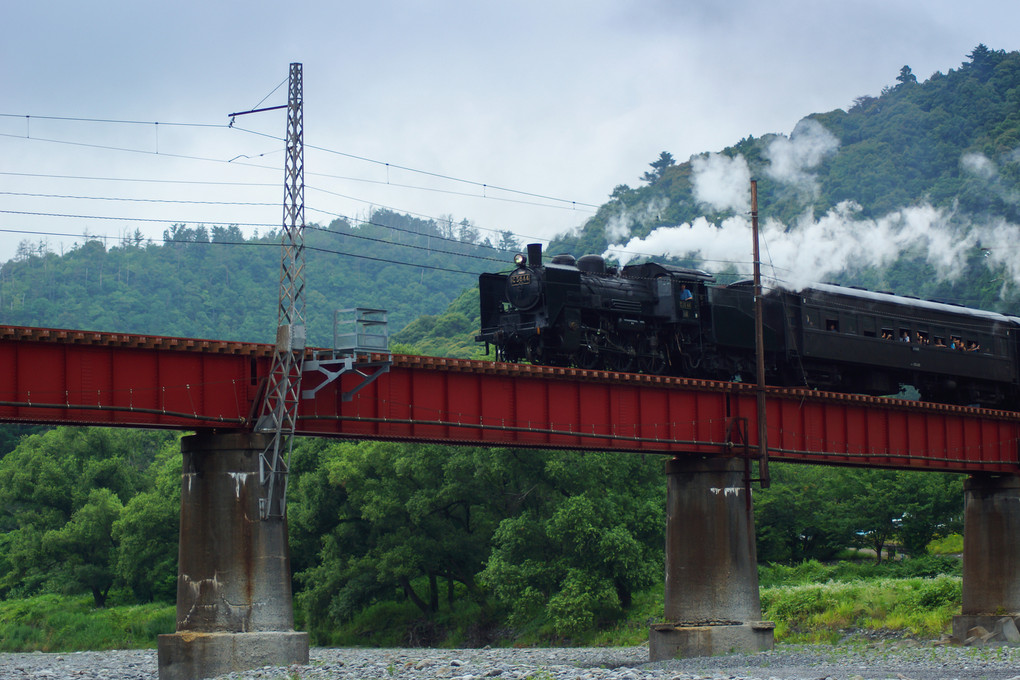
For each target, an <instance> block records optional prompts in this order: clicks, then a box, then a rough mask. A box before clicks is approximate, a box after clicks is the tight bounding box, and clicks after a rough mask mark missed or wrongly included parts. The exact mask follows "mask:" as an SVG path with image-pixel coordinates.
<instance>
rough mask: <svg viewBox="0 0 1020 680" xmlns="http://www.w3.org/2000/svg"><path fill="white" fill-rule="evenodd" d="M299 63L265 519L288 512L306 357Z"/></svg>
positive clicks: (292, 95)
mask: <svg viewBox="0 0 1020 680" xmlns="http://www.w3.org/2000/svg"><path fill="white" fill-rule="evenodd" d="M302 90H303V87H302V74H301V64H297V63H295V64H291V65H290V88H289V94H288V97H287V155H286V160H285V161H284V192H283V197H284V200H283V231H282V234H281V240H282V245H283V252H282V256H281V261H280V304H279V307H278V310H277V312H278V321H279V323H278V325H277V329H276V350H275V352H274V354H273V364H272V369H271V370H270V373H269V378H268V382H267V384H266V393H265V400H264V401H263V406H262V412H261V415H260V417H259V421H258V423H257V426H256V431H258V432H264V433H268V434H271V435H272V441H271V443H270V444H269V445H268V446H267V447H266V449H265V450H264V451H263V452H262V455H261V460H260V464H259V479H260V481H261V482H262V485H263V490H264V494H265V495H264V497H263V498H262V500H261V501H260V510H261V513H262V519H269V518H270V517H283V516H285V514H286V501H287V474H288V470H289V465H290V452H291V449H292V448H293V445H294V429H295V425H296V422H297V410H298V400H299V398H300V396H301V371H302V369H303V366H304V357H305V337H306V335H305V301H304V289H305V272H304V268H305V254H304V228H305V167H304V113H303V108H304V95H303V92H302Z"/></svg>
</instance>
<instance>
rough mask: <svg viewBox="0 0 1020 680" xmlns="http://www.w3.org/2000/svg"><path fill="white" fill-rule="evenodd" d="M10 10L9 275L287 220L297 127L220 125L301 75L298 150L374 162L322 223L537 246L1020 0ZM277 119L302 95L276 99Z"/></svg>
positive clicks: (5, 194)
mask: <svg viewBox="0 0 1020 680" xmlns="http://www.w3.org/2000/svg"><path fill="white" fill-rule="evenodd" d="M4 5H5V6H4V11H3V21H2V22H0V92H2V98H0V102H2V104H0V114H7V115H5V116H3V117H0V173H2V174H0V192H2V193H0V210H2V211H4V212H0V229H4V230H14V231H0V260H6V259H8V258H9V257H11V256H13V254H14V252H15V249H16V246H17V244H18V243H19V242H20V241H22V240H23V239H29V240H30V241H33V242H37V241H38V240H39V239H40V238H46V239H47V241H48V242H49V244H50V246H51V247H53V248H54V249H55V250H58V251H59V250H60V248H61V247H62V246H63V247H64V248H66V247H68V245H69V244H70V243H72V242H74V241H75V240H77V241H79V242H80V241H81V235H82V234H84V233H89V234H92V235H100V234H106V235H108V236H111V237H112V236H118V235H121V234H124V233H125V232H131V231H134V229H135V228H139V229H142V231H143V232H144V233H145V234H146V235H148V236H150V237H153V238H157V239H158V238H159V235H160V234H161V233H162V231H163V229H165V228H167V227H168V226H169V222H145V221H142V220H147V219H152V220H167V221H177V222H186V223H189V224H192V225H193V224H196V223H205V224H210V225H212V224H229V223H241V224H252V225H259V224H266V225H276V224H279V223H280V222H281V220H282V210H281V208H280V207H279V206H280V203H281V202H282V199H283V190H282V181H283V171H282V166H283V154H282V148H283V146H282V143H281V142H280V141H277V140H276V139H273V138H272V137H282V136H283V134H284V131H285V114H284V113H283V112H279V111H278V112H273V113H264V114H259V115H253V116H246V117H244V118H238V120H237V125H238V127H242V128H244V129H245V130H250V131H253V132H257V133H261V134H252V133H251V132H245V131H243V130H239V129H236V128H235V129H227V128H225V127H224V126H225V125H226V123H227V120H228V119H227V114H228V113H230V112H232V111H237V110H244V109H248V108H251V107H254V106H255V105H257V104H259V103H260V101H261V100H262V99H263V97H265V96H266V95H268V94H269V93H270V92H271V91H272V90H273V88H274V87H276V86H277V85H279V84H280V83H281V82H282V81H283V80H284V79H285V78H286V76H287V71H288V64H289V63H290V62H292V61H298V62H302V63H303V65H304V95H305V109H304V116H305V143H306V145H308V146H309V147H311V146H314V147H320V148H321V149H327V150H329V151H336V152H341V153H343V154H351V155H354V156H358V157H362V158H367V159H372V160H374V161H378V162H376V163H372V162H365V161H359V160H355V159H352V158H350V157H347V156H342V155H338V154H335V153H328V152H325V151H320V150H316V149H311V148H309V149H308V150H307V151H306V156H305V168H306V183H307V185H308V190H307V192H306V208H307V213H306V217H307V220H308V221H310V222H319V223H323V224H325V223H328V222H329V221H330V220H331V219H332V217H333V216H335V215H346V216H352V217H364V216H366V215H367V214H368V212H369V211H370V210H371V208H372V207H373V206H387V207H391V208H393V209H395V210H398V211H401V212H410V213H416V214H421V215H425V216H434V217H440V216H445V215H452V216H454V217H455V218H456V219H458V220H459V219H461V218H467V219H469V220H471V221H473V222H474V223H475V224H476V226H478V227H480V228H482V229H510V230H512V231H514V232H515V233H517V234H519V235H520V236H521V237H522V238H523V239H525V240H531V239H533V238H543V239H547V238H549V237H550V236H552V235H553V234H554V233H558V232H561V231H564V230H566V229H569V228H572V227H575V226H578V225H580V224H582V223H583V222H584V220H585V219H586V218H587V217H588V216H589V214H590V212H589V209H587V208H585V206H584V205H583V204H591V205H598V204H601V203H602V202H604V201H605V200H606V198H607V197H608V195H609V194H610V192H611V191H612V190H613V187H615V186H616V185H618V184H624V183H629V184H631V185H636V184H638V183H639V179H638V178H639V177H640V176H641V175H642V173H644V171H645V170H647V169H648V167H647V164H648V163H650V162H651V161H653V160H655V159H656V158H657V157H658V155H659V152H660V151H663V150H668V151H669V152H671V153H672V154H673V155H674V157H676V158H677V160H679V161H683V160H686V159H687V158H689V157H690V156H691V155H692V154H696V153H700V152H704V151H718V150H720V149H722V148H723V147H725V146H727V145H730V144H733V143H735V142H737V141H739V140H740V139H741V138H743V137H745V136H747V135H749V134H750V135H755V136H758V135H762V134H766V133H773V132H775V133H783V134H788V133H790V132H791V131H792V130H793V127H794V125H795V124H796V123H797V121H798V120H799V119H800V118H801V117H803V116H805V115H807V114H809V113H812V112H819V111H828V110H831V109H834V108H847V107H849V106H850V105H851V104H852V102H853V100H854V99H855V98H856V97H858V96H861V95H877V94H879V93H880V91H881V89H882V88H883V87H885V86H887V85H891V84H895V77H896V76H897V74H898V73H899V70H900V68H901V67H902V66H903V65H905V64H906V65H909V66H910V67H911V68H912V69H913V71H914V73H915V75H917V77H918V78H919V79H921V80H924V79H926V78H928V77H929V76H930V75H931V74H932V73H934V72H936V71H942V72H946V71H948V70H949V69H952V68H957V67H959V65H960V64H961V63H962V62H963V61H965V59H966V55H967V54H968V53H969V52H970V51H971V50H972V49H973V48H974V47H975V46H976V45H977V44H978V43H984V44H986V45H987V46H988V47H990V48H992V49H1004V50H1007V51H1010V50H1015V49H1018V48H1020V44H1018V43H1020V37H1018V34H1017V26H1020V3H1017V2H1016V0H973V1H971V2H966V3H964V2H959V1H958V0H956V1H952V2H950V1H946V0H928V1H926V2H907V1H904V0H846V1H843V2H830V1H825V0H772V1H771V2H761V1H758V2H751V1H745V0H734V1H732V2H731V1H727V0H704V1H697V2H693V1H679V0H678V1H672V2H671V1H666V0H586V1H585V2H579V1H578V2H568V1H564V0H541V1H537V0H536V1H531V0H526V1H523V2H515V1H511V2H502V3H495V2H485V1H483V0H475V1H473V2H467V1H450V2H444V1H442V0H433V1H431V2H424V1H415V2H412V1H404V2H401V1H397V0H376V1H374V2H359V3H354V2H343V1H338V2H325V1H320V2H310V1H292V2H286V3H280V2H276V3H269V2H265V1H263V0H254V1H253V0H246V1H245V2H237V1H229V2H215V1H209V0H204V1H203V2H193V1H191V0H182V1H180V2H176V3H155V2H140V1H139V0H124V1H121V2H103V1H97V2H92V3H83V2H80V0H73V1H71V0H55V1H52V2H13V0H8V1H7V2H5V3H4ZM284 103H286V85H284V87H281V88H280V89H279V90H277V91H276V92H275V94H273V95H271V96H270V97H269V98H268V99H266V101H265V103H264V104H263V106H269V105H276V104H284ZM26 116H29V118H26ZM47 116H51V117H64V118H97V119H108V120H131V121H143V122H145V123H146V124H141V125H126V124H119V123H96V122H78V121H57V120H49V119H47V118H45V117H47ZM155 122H159V123H160V125H154V124H152V123H155ZM170 123H189V124H193V123H200V124H210V125H214V126H220V127H210V128H201V127H192V126H190V125H189V126H173V125H170ZM262 135H269V137H266V136H262ZM52 140H56V141H52ZM105 147H113V148H105ZM231 159H236V160H234V161H233V162H227V161H230V160H231ZM386 163H389V164H390V166H389V167H387V166H386V165H385V164H386ZM394 166H404V167H409V168H414V169H417V170H422V171H427V172H429V173H436V174H439V175H444V176H449V177H454V178H459V179H463V180H468V181H469V182H474V183H477V184H471V183H463V182H452V181H446V180H439V179H437V178H435V177H430V176H428V175H423V174H419V173H409V172H406V171H402V170H399V169H397V168H396V167H394ZM71 177H74V178H76V179H71ZM77 178H87V179H77ZM100 178H102V179H100ZM138 180H161V181H158V182H157V181H146V182H141V181H138ZM228 183H229V184H228ZM480 184H484V185H487V187H482V186H479V185H480ZM493 187H505V188H510V189H514V190H517V191H520V192H527V193H532V194H539V195H541V196H546V197H551V198H555V199H562V201H558V200H557V201H553V200H548V199H545V198H533V197H528V196H526V195H524V194H518V193H506V192H502V191H499V190H496V189H493ZM18 194H35V195H32V196H27V195H18ZM64 196H83V197H90V200H79V199H71V198H60V197H64ZM127 199H133V200H127ZM157 201H160V202H157ZM167 201H168V202H167ZM186 201H202V202H205V203H194V202H191V203H189V202H186ZM222 202H229V203H244V204H249V203H266V204H268V205H264V206H252V205H219V204H218V203H222ZM570 202H576V203H577V204H578V205H576V206H574V205H572V204H571V203H570ZM536 203H537V204H542V205H534V204H536ZM19 213H51V214H55V215H72V216H71V217H67V216H62V217H61V216H53V215H39V214H35V215H31V214H19ZM82 216H88V217H82ZM106 217H112V218H117V219H99V218H106ZM126 218H132V219H130V220H129V219H126ZM243 228H244V229H245V230H246V231H250V230H251V229H255V228H260V229H261V230H262V231H265V229H266V228H268V227H256V226H250V227H249V226H245V227H243ZM19 231H20V232H30V231H40V232H50V233H64V234H71V235H72V237H69V238H65V239H61V238H58V237H56V236H42V235H39V234H31V233H18V232H19ZM483 233H484V232H483ZM109 245H114V243H113V242H112V241H111V242H109Z"/></svg>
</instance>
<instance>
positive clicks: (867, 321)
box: [860, 316, 878, 338]
mask: <svg viewBox="0 0 1020 680" xmlns="http://www.w3.org/2000/svg"><path fill="white" fill-rule="evenodd" d="M860 322H861V335H863V336H864V337H866V338H874V337H876V336H877V335H878V334H877V333H876V332H875V317H873V316H862V317H861V318H860Z"/></svg>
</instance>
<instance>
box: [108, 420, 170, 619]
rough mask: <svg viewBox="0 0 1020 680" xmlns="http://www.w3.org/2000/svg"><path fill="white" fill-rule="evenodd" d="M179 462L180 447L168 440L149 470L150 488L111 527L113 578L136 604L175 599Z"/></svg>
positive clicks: (135, 497)
mask: <svg viewBox="0 0 1020 680" xmlns="http://www.w3.org/2000/svg"><path fill="white" fill-rule="evenodd" d="M181 462H182V459H181V453H180V443H179V442H178V441H177V440H176V439H174V440H171V441H168V442H166V443H165V444H164V445H163V447H162V448H161V449H160V451H159V453H158V454H157V456H156V459H155V460H154V461H153V463H152V465H151V466H150V468H149V474H148V476H149V478H150V479H152V480H153V487H152V490H149V491H142V492H141V493H139V494H137V495H135V496H134V497H132V498H131V500H130V501H128V502H127V503H126V504H125V505H124V509H123V510H122V511H121V513H120V517H119V518H118V519H117V521H116V522H114V524H113V539H114V541H115V543H116V545H117V554H116V575H117V578H118V581H119V582H120V583H123V584H124V585H125V586H127V587H128V588H130V589H131V591H132V593H133V594H134V596H135V598H136V599H137V600H138V601H139V602H151V601H153V600H158V601H164V602H166V601H173V600H174V599H175V598H176V595H177V549H178V545H177V543H178V536H179V532H180V499H181Z"/></svg>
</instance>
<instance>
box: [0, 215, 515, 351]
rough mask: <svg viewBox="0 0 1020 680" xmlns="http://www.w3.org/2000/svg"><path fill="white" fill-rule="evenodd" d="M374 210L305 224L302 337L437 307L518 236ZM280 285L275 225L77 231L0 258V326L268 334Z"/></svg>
mask: <svg viewBox="0 0 1020 680" xmlns="http://www.w3.org/2000/svg"><path fill="white" fill-rule="evenodd" d="M493 240H494V239H492V238H491V237H487V238H484V239H483V238H481V237H480V236H479V233H478V231H477V230H475V229H474V228H473V227H471V225H470V223H468V222H467V221H462V222H461V223H460V224H459V225H457V224H453V223H452V222H451V223H439V222H436V221H433V220H423V219H418V218H414V217H411V216H408V215H398V214H396V213H393V212H390V211H386V210H379V211H376V212H375V213H374V214H373V215H372V218H371V219H370V220H369V221H366V222H364V223H361V224H358V225H353V226H352V225H350V224H348V223H347V222H344V221H341V220H336V221H334V222H333V223H332V224H330V225H329V226H328V227H326V228H320V227H316V226H315V225H310V226H309V227H308V228H307V229H306V230H305V259H306V266H305V272H304V273H305V277H306V290H305V296H306V302H305V304H306V321H307V327H308V334H309V342H310V343H311V344H314V345H318V346H328V345H329V344H330V343H331V342H332V338H333V312H334V311H335V310H336V309H339V308H347V307H369V308H377V309H386V310H387V311H388V317H389V324H390V329H391V331H395V330H399V329H400V328H403V327H404V326H405V325H407V324H408V323H410V322H411V321H412V320H414V319H416V318H418V317H419V316H421V315H422V314H437V313H439V312H442V311H443V310H444V309H445V308H446V306H447V305H448V304H449V303H450V302H451V301H452V300H453V299H454V298H456V297H457V295H459V294H460V293H461V291H463V290H464V289H466V288H469V287H471V286H472V285H473V281H474V280H475V278H476V275H477V273H478V272H481V271H485V270H491V269H498V268H501V267H505V263H506V262H508V261H509V259H510V256H509V254H508V253H510V252H513V251H514V250H515V249H516V247H517V244H516V241H515V240H514V239H513V237H512V236H511V235H510V234H509V233H508V232H507V233H503V234H502V235H501V236H500V238H499V239H496V240H497V243H496V244H495V245H494V244H493V243H492V241H493ZM279 283H280V240H279V237H278V235H277V234H275V233H270V234H265V235H262V236H259V235H258V234H256V235H254V236H250V237H246V236H245V235H244V234H243V233H242V232H241V230H240V229H238V228H237V227H235V226H228V227H211V228H206V227H205V226H198V227H188V226H186V225H174V226H173V227H172V228H170V229H168V230H167V231H166V232H165V233H164V238H163V242H162V243H151V242H148V243H147V242H144V241H143V239H142V238H141V235H140V234H138V235H137V237H136V238H135V239H131V240H128V241H125V242H123V243H121V244H119V245H116V246H111V247H109V248H108V247H106V245H105V244H104V242H103V241H101V240H97V239H89V240H85V242H84V243H83V244H81V245H80V246H78V247H76V248H73V249H72V250H70V251H68V252H65V253H62V254H57V253H54V252H52V251H50V250H49V249H48V248H47V247H46V244H45V242H41V243H39V244H36V245H34V246H33V245H31V244H29V243H27V242H25V243H22V247H21V249H20V251H19V254H18V257H16V258H14V259H13V260H11V261H9V262H7V263H5V264H4V265H3V266H2V267H0V323H5V324H11V325H23V326H44V327H54V328H82V329H91V330H104V331H116V332H123V333H149V334H155V335H178V336H185V337H203V338H216V339H221V340H228V339H229V340H244V341H250V342H269V341H272V340H273V337H274V336H273V333H274V332H275V328H276V309H277V298H278V295H279Z"/></svg>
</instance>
